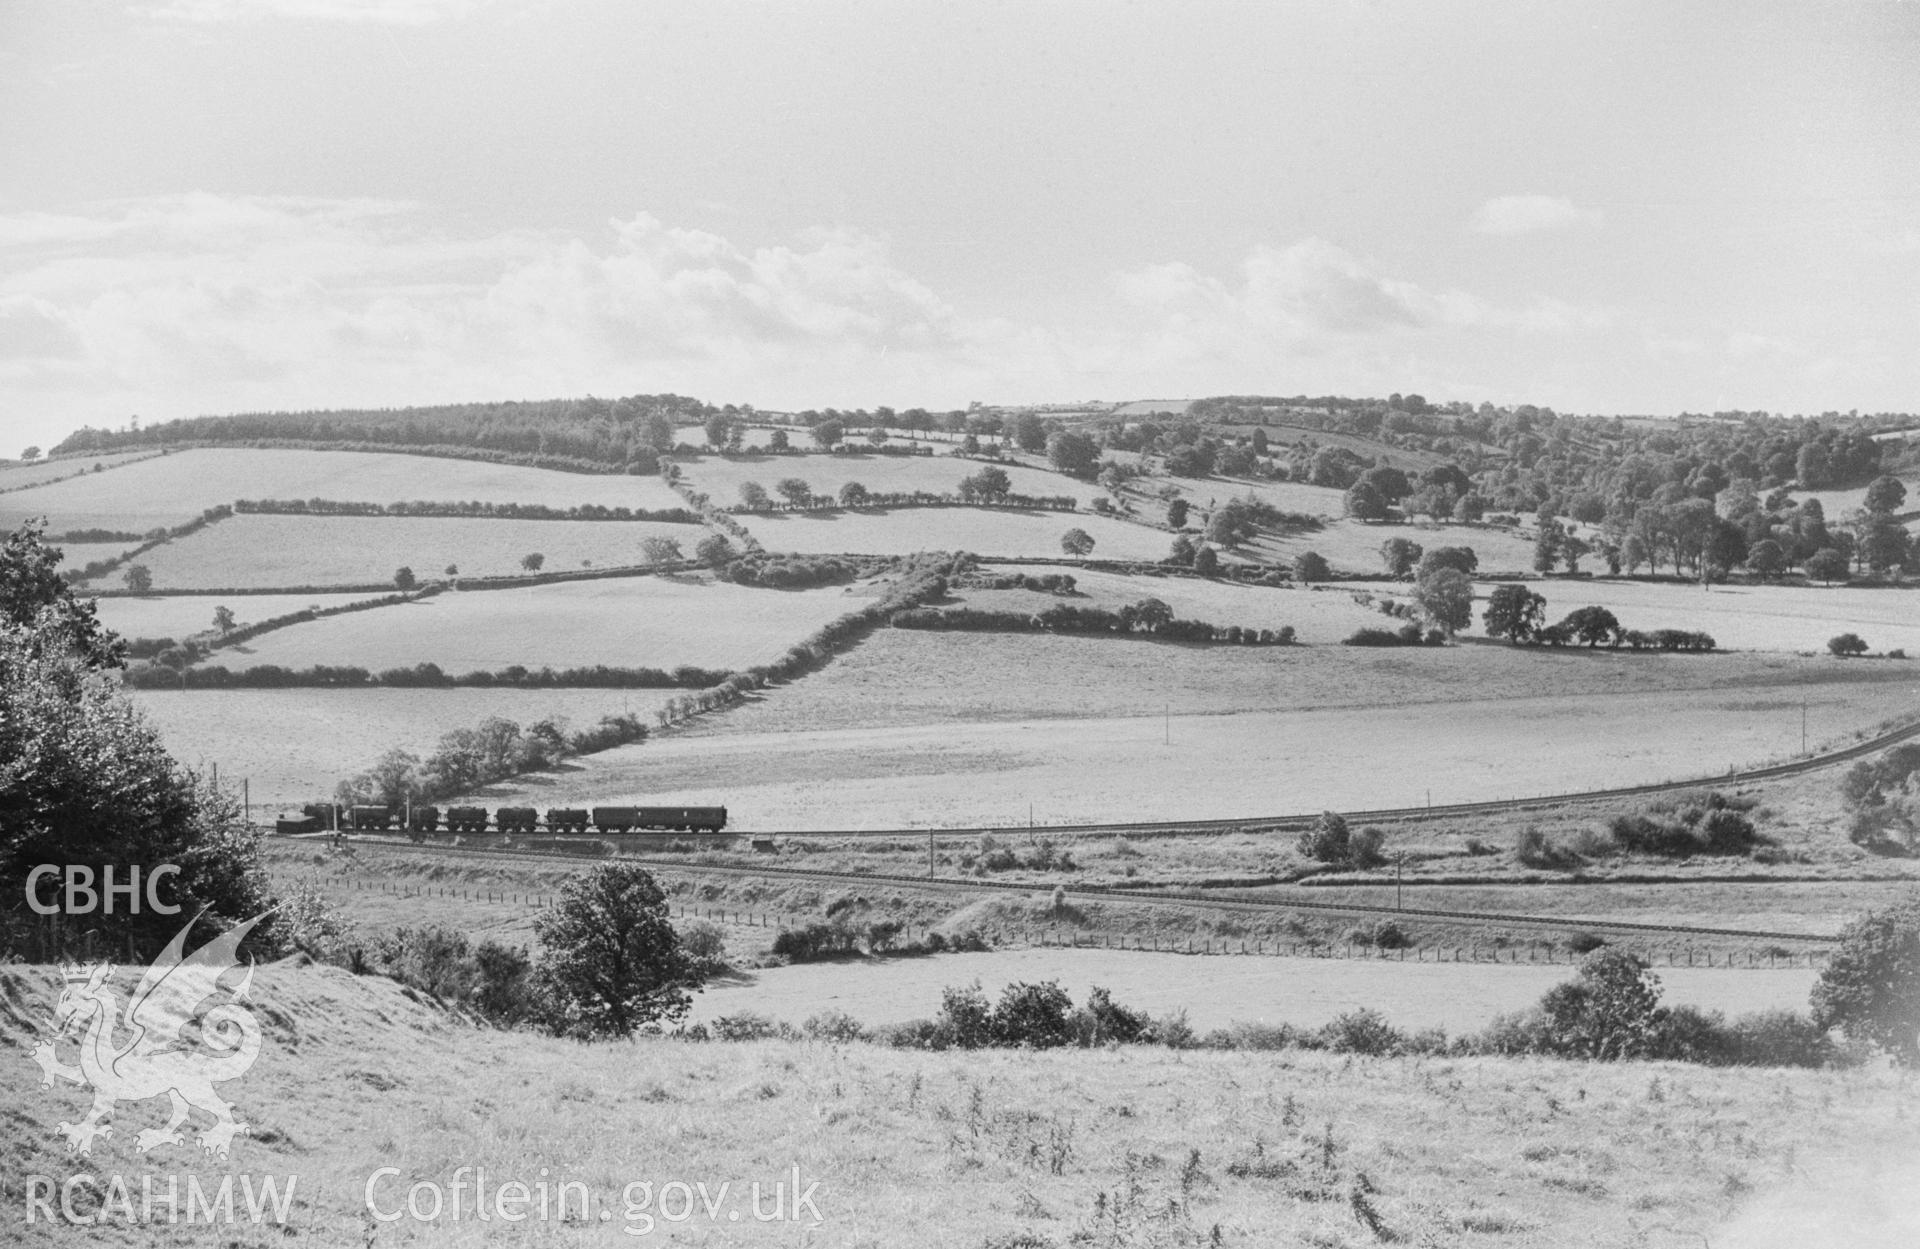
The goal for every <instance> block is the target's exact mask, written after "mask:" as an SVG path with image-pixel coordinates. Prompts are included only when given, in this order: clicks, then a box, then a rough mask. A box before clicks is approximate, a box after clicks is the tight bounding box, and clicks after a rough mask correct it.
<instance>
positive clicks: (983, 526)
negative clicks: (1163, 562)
mask: <svg viewBox="0 0 1920 1249" xmlns="http://www.w3.org/2000/svg"><path fill="white" fill-rule="evenodd" d="M740 519H741V521H742V522H743V523H744V524H745V526H746V528H747V531H748V532H749V533H751V534H753V536H754V537H755V538H757V539H758V540H759V541H760V543H761V545H763V546H765V547H766V548H767V549H768V550H772V551H797V552H800V553H802V554H810V555H837V554H843V553H854V552H857V553H860V554H866V555H911V554H913V553H914V552H916V551H972V552H975V553H977V554H980V555H983V556H995V555H999V556H1007V557H1011V558H1020V559H1048V558H1058V557H1059V556H1060V554H1061V550H1060V539H1061V538H1062V537H1064V536H1065V535H1066V533H1067V531H1068V530H1070V529H1080V530H1084V531H1085V532H1086V533H1087V534H1088V535H1089V536H1091V537H1092V538H1093V542H1094V545H1093V550H1092V556H1093V557H1094V558H1095V559H1118V560H1141V561H1146V562H1151V561H1153V560H1157V559H1160V558H1161V557H1162V556H1164V555H1165V554H1166V553H1167V547H1168V545H1169V544H1170V543H1171V542H1172V540H1173V535H1171V534H1169V533H1165V532H1162V531H1160V530H1157V529H1149V528H1147V527H1146V526H1144V525H1134V524H1129V523H1127V522H1126V521H1121V520H1112V519H1109V518H1108V517H1104V516H1096V515H1089V514H1086V513H1081V512H1043V511H1027V510H1023V509H982V508H964V507H912V508H909V507H903V508H894V509H890V510H889V509H881V510H877V511H858V512H775V513H772V514H770V515H755V516H743V517H741V518H740Z"/></svg>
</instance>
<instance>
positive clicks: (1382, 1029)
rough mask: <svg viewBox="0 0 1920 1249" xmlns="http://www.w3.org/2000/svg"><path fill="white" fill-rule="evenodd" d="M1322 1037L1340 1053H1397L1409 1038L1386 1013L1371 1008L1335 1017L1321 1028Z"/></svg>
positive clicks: (1327, 1046) (1328, 1045)
mask: <svg viewBox="0 0 1920 1249" xmlns="http://www.w3.org/2000/svg"><path fill="white" fill-rule="evenodd" d="M1320 1039H1321V1042H1322V1044H1324V1045H1325V1046H1326V1048H1327V1049H1330V1050H1332V1051H1333V1052H1334V1053H1336V1054H1372V1055H1385V1054H1393V1053H1397V1052H1399V1050H1400V1049H1401V1048H1402V1047H1403V1046H1404V1044H1405V1041H1406V1039H1405V1038H1404V1037H1403V1036H1401V1035H1400V1032H1399V1030H1398V1029H1396V1028H1395V1027H1394V1026H1393V1025H1392V1024H1390V1023H1388V1022H1387V1019H1386V1016H1384V1015H1382V1014H1381V1013H1380V1012H1379V1011H1376V1010H1373V1009H1371V1008H1368V1007H1361V1008H1360V1009H1359V1010H1352V1011H1347V1012H1346V1013H1344V1014H1341V1015H1337V1016H1335V1017H1334V1019H1333V1020H1332V1021H1331V1022H1329V1023H1328V1024H1327V1025H1326V1026H1325V1027H1323V1028H1322V1029H1320Z"/></svg>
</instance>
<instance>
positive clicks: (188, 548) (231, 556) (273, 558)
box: [139, 515, 707, 591]
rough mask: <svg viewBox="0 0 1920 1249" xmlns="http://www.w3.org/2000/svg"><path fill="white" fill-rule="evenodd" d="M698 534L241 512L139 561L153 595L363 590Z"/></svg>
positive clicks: (622, 562) (597, 525) (681, 528)
mask: <svg viewBox="0 0 1920 1249" xmlns="http://www.w3.org/2000/svg"><path fill="white" fill-rule="evenodd" d="M706 532H707V531H706V530H705V529H703V528H701V527H700V526H697V525H667V524H655V523H652V522H649V521H592V520H476V519H462V518H448V517H420V516H259V515H250V516H235V517H232V518H230V519H228V520H223V521H221V522H220V523H218V524H215V525H209V526H207V527H206V528H205V529H202V530H201V531H200V532H198V533H194V534H189V535H188V536H186V537H184V538H180V539H178V540H176V541H173V542H168V543H166V544H164V545H162V546H157V547H155V548H154V549H153V550H151V551H148V552H147V553H146V554H144V555H142V556H141V557H140V560H139V562H140V563H142V564H145V565H146V566H147V567H148V568H149V569H151V570H152V571H153V584H154V587H155V588H156V589H158V590H163V591H164V590H195V589H217V588H223V587H227V586H235V587H242V588H245V587H255V586H257V587H260V588H262V589H266V588H272V587H277V586H307V585H312V586H328V585H372V584H375V583H378V582H384V581H390V580H392V578H393V574H394V570H395V569H397V568H400V567H401V566H403V565H404V566H406V567H409V568H411V569H413V571H414V574H415V575H416V576H417V577H419V578H420V579H421V580H423V581H425V580H429V579H434V578H438V577H440V576H441V575H442V574H441V570H442V569H444V568H445V567H446V566H447V565H448V564H455V565H458V566H459V569H460V575H461V576H464V577H493V576H519V575H522V573H523V571H524V570H523V569H522V568H521V566H520V561H521V559H522V558H523V557H524V556H526V555H528V554H531V553H534V552H538V553H540V554H542V555H545V556H546V563H545V566H544V571H546V572H559V571H561V570H563V569H572V568H583V567H594V568H609V567H616V566H628V565H644V564H645V563H646V562H647V557H646V553H645V552H644V551H643V550H642V549H641V544H642V543H643V542H645V541H646V540H647V539H648V538H652V537H667V538H672V539H673V540H675V541H676V542H678V543H680V545H681V547H682V549H683V550H685V551H686V552H687V553H689V554H691V553H692V550H693V546H694V544H695V543H697V542H698V541H700V539H701V538H703V537H705V536H706Z"/></svg>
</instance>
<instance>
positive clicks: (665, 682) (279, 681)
mask: <svg viewBox="0 0 1920 1249" xmlns="http://www.w3.org/2000/svg"><path fill="white" fill-rule="evenodd" d="M734 675H735V674H734V673H733V672H732V671H730V670H726V669H716V668H696V667H693V666H692V665H690V664H683V665H682V666H680V667H678V668H675V669H674V670H673V671H671V672H668V671H666V670H664V669H660V668H616V667H611V666H609V665H606V664H593V665H589V666H584V667H574V668H561V669H554V668H552V667H541V668H527V667H524V666H522V665H519V664H510V665H508V666H507V667H505V668H499V669H493V670H488V669H475V670H473V671H471V672H464V673H461V674H459V675H458V676H456V675H454V674H453V673H450V672H447V671H446V670H444V669H442V668H441V667H440V665H439V664H436V663H432V662H426V663H418V664H414V665H413V666H412V667H398V668H385V669H382V670H381V671H379V672H374V671H372V670H371V669H367V668H362V667H360V666H359V665H357V664H314V665H313V666H311V667H308V668H286V667H282V666H281V665H279V664H255V665H253V666H252V667H250V668H228V667H225V666H223V665H219V664H215V665H211V666H206V667H193V668H184V669H174V668H168V667H165V666H163V665H160V664H152V663H148V664H141V665H140V666H138V667H134V668H129V669H127V672H126V677H125V680H126V683H127V684H128V685H130V686H132V687H133V688H134V689H141V690H167V689H184V690H225V689H355V688H376V687H378V688H385V689H496V688H497V689H609V690H657V689H699V690H706V689H710V688H711V687H713V686H716V685H719V684H721V683H722V682H724V681H726V680H729V679H731V678H732V677H733V676H734Z"/></svg>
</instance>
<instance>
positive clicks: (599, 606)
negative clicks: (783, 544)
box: [212, 576, 877, 672]
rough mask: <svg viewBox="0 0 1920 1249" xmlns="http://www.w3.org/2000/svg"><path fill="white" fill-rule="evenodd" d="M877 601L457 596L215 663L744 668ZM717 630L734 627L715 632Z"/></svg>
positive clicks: (800, 593)
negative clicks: (863, 603) (716, 624)
mask: <svg viewBox="0 0 1920 1249" xmlns="http://www.w3.org/2000/svg"><path fill="white" fill-rule="evenodd" d="M876 593H877V592H876V591H874V590H873V589H871V588H869V587H864V586H849V587H841V586H831V587H827V588H823V589H817V590H765V589H750V588H747V587H744V586H737V585H728V584H726V583H725V582H715V581H713V580H711V579H709V578H700V577H684V576H649V577H622V578H618V579H609V580H603V581H568V582H559V583H556V584H553V585H539V586H527V587H524V588H519V589H510V590H486V591H477V590H475V591H450V592H447V593H444V594H438V595H435V596H433V597H431V598H425V599H420V600H418V601H416V602H411V603H406V604H402V605H399V606H395V607H386V608H380V609H377V610H374V611H365V612H356V613H353V614H350V615H340V616H332V617H328V618H327V619H324V620H316V621H313V622H312V623H310V624H303V625H299V626H296V627H293V628H288V629H281V630H276V631H275V632H272V633H268V634H265V635H263V636H261V637H259V638H256V639H254V640H253V641H250V642H246V643H242V644H240V645H238V646H231V647H227V648H225V649H223V650H221V651H219V652H217V654H216V656H215V658H214V659H213V661H212V662H215V663H219V664H223V665H225V666H227V667H229V668H242V667H247V666H250V665H252V664H279V665H281V666H283V667H289V668H307V667H311V666H313V665H314V664H359V665H362V666H364V667H368V668H374V669H380V668H394V667H411V666H413V665H415V664H420V663H435V664H438V665H439V666H440V667H441V668H443V669H445V670H446V671H448V672H467V671H471V670H473V669H486V670H498V669H501V668H506V667H508V666H509V665H514V664H518V665H520V666H522V667H540V666H543V665H545V666H552V667H555V668H570V667H588V666H592V665H595V664H605V665H607V666H609V667H625V668H660V669H665V670H671V669H673V668H677V667H680V666H682V665H691V666H693V667H696V668H709V669H722V670H724V669H733V668H746V667H751V666H752V665H754V664H761V663H768V662H771V661H772V660H773V659H775V658H777V657H778V656H779V655H780V654H781V653H782V652H783V651H785V650H786V649H787V648H788V647H790V646H792V645H793V644H794V643H796V642H798V641H800V640H801V639H802V638H804V637H805V636H806V635H807V634H809V633H812V632H813V631H814V630H816V629H818V628H820V627H821V626H822V625H825V624H826V623H828V622H829V621H831V620H833V619H835V618H837V617H839V616H844V615H846V614H847V612H849V611H851V610H852V609H853V607H854V606H856V605H857V604H858V603H859V602H860V601H862V600H863V599H870V598H872V597H873V596H874V595H875V594H876ZM715 621H725V622H726V628H724V629H716V628H715V627H714V622H715Z"/></svg>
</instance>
